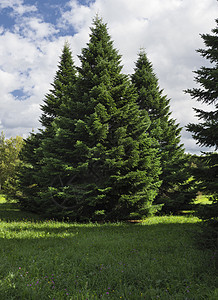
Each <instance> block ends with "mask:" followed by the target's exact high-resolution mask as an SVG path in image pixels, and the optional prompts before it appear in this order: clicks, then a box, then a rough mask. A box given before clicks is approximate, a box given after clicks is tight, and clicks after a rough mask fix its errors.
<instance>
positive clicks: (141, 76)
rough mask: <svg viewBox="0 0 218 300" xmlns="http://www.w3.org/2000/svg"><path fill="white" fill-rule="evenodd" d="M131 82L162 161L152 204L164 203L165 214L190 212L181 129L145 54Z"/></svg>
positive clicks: (190, 196) (187, 176) (187, 171)
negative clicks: (145, 113)
mask: <svg viewBox="0 0 218 300" xmlns="http://www.w3.org/2000/svg"><path fill="white" fill-rule="evenodd" d="M132 81H133V83H134V84H135V86H136V88H137V92H138V99H137V102H138V105H139V107H140V109H141V110H145V111H147V112H148V115H149V117H150V120H151V125H150V127H149V129H148V132H149V134H150V136H151V137H153V138H154V139H155V140H156V141H157V148H158V152H159V155H160V158H161V167H162V174H161V176H160V179H161V180H162V185H161V187H160V189H159V193H158V196H157V197H156V199H155V202H156V203H163V204H164V207H163V208H162V210H163V211H164V212H167V213H169V212H174V213H175V212H178V211H180V210H181V209H190V202H191V201H192V199H193V197H194V196H195V193H193V191H192V182H191V181H190V180H189V178H190V171H189V170H190V167H189V157H188V156H187V155H185V153H184V148H183V145H182V144H181V141H180V139H181V136H180V132H181V128H179V125H178V124H176V122H175V120H174V119H172V118H171V116H170V115H171V112H170V100H169V99H167V97H166V96H163V94H162V92H163V91H162V90H160V88H159V85H158V79H157V77H156V75H155V74H154V72H153V67H152V64H151V63H150V62H149V60H148V58H147V56H146V53H145V52H144V51H141V52H140V53H139V57H138V60H137V62H136V67H135V73H134V74H133V75H132Z"/></svg>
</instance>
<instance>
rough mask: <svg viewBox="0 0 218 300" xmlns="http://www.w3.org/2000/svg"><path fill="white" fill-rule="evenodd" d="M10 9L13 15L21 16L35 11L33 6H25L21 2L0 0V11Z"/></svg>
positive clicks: (18, 0)
mask: <svg viewBox="0 0 218 300" xmlns="http://www.w3.org/2000/svg"><path fill="white" fill-rule="evenodd" d="M4 8H12V9H13V13H12V14H13V15H23V14H25V13H29V12H35V11H37V8H36V6H34V5H25V4H24V1H23V0H1V3H0V9H4Z"/></svg>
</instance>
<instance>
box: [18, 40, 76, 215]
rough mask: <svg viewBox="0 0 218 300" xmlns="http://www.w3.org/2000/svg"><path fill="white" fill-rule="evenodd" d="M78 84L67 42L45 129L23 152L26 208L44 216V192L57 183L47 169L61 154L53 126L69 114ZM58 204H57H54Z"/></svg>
mask: <svg viewBox="0 0 218 300" xmlns="http://www.w3.org/2000/svg"><path fill="white" fill-rule="evenodd" d="M75 81H76V69H75V67H74V63H73V60H72V54H71V51H70V48H69V45H68V44H67V43H66V44H65V45H64V48H63V52H62V55H61V58H60V63H59V66H58V70H57V72H56V75H55V78H54V82H53V84H52V86H53V89H51V90H50V93H49V94H47V95H46V97H45V100H44V104H43V105H42V106H41V108H42V112H43V113H42V116H41V118H40V122H41V124H42V126H43V129H41V130H40V132H38V133H36V134H35V133H31V134H30V136H29V137H28V138H27V139H26V141H25V145H24V147H23V149H22V151H21V158H22V161H23V165H22V167H21V170H20V175H19V177H20V190H21V193H20V197H19V202H20V205H21V206H22V207H24V208H25V209H29V210H31V211H37V212H40V213H42V210H46V209H47V207H48V205H49V203H46V202H47V201H46V199H43V197H42V196H43V191H44V190H45V189H47V186H48V185H49V184H50V182H51V181H52V180H53V175H52V174H50V173H49V170H47V169H46V166H49V165H50V162H51V161H52V159H54V160H55V157H57V156H58V154H60V153H56V145H55V141H54V136H55V134H56V132H55V130H54V126H53V123H54V121H55V119H56V118H57V117H58V116H61V115H64V114H65V108H66V105H67V103H68V102H69V101H70V100H69V99H71V98H72V97H73V91H74V85H75ZM53 205H54V204H53Z"/></svg>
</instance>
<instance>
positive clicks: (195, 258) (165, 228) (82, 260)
mask: <svg viewBox="0 0 218 300" xmlns="http://www.w3.org/2000/svg"><path fill="white" fill-rule="evenodd" d="M0 202H1V201H0ZM3 205H5V207H4V209H5V210H4V209H3V207H2V206H3ZM6 205H7V206H6ZM13 205H14V206H15V204H6V203H0V219H1V222H0V298H1V299H10V300H12V299H14V300H17V299H31V300H34V299H35V300H38V299H43V300H44V299H71V300H82V299H84V300H85V299H89V300H91V299H95V300H98V299H114V300H117V299H128V300H136V299H211V300H212V299H214V300H215V299H217V296H218V290H217V284H216V276H215V274H216V273H215V272H216V266H215V261H216V256H215V255H216V254H215V253H214V251H213V250H210V249H207V250H205V249H202V248H198V247H196V244H195V242H194V239H193V232H195V233H196V232H197V231H199V226H198V223H197V222H198V221H199V220H198V219H197V218H193V217H189V218H187V217H172V216H171V217H153V218H148V219H147V220H146V221H145V222H143V223H141V224H126V223H114V224H113V223H108V224H102V225H100V224H93V223H92V224H91V223H90V224H85V225H84V224H76V223H74V224H72V223H68V222H65V223H63V222H55V221H52V220H46V221H42V220H41V221H40V220H34V219H33V217H34V216H33V215H29V214H26V215H25V214H24V212H20V211H18V210H16V206H15V207H14V208H13ZM5 214H7V219H5ZM19 219H20V220H19Z"/></svg>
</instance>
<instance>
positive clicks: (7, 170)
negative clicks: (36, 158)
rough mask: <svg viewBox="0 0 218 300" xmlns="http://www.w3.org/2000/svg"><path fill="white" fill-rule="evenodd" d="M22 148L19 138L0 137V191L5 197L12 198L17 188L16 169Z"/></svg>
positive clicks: (2, 134) (21, 141)
mask: <svg viewBox="0 0 218 300" xmlns="http://www.w3.org/2000/svg"><path fill="white" fill-rule="evenodd" d="M22 147H23V139H22V137H21V136H16V137H15V138H13V137H11V138H10V139H6V138H5V135H4V133H3V132H2V133H1V136H0V191H2V192H3V193H5V194H6V195H7V197H8V198H9V197H10V196H14V194H15V193H16V188H17V169H18V167H19V165H20V159H19V153H20V151H21V149H22Z"/></svg>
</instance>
